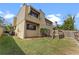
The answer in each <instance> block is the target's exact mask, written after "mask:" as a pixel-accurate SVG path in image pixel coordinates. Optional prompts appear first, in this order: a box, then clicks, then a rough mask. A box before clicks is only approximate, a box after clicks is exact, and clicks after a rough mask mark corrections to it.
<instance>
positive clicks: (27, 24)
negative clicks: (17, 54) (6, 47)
mask: <svg viewBox="0 0 79 59" xmlns="http://www.w3.org/2000/svg"><path fill="white" fill-rule="evenodd" d="M13 27H14V29H15V35H16V36H18V37H19V38H22V39H23V38H27V37H41V36H42V34H41V29H47V31H46V35H47V36H52V27H53V26H52V22H51V21H49V20H48V19H47V18H45V14H44V12H43V11H42V10H37V9H35V8H33V7H32V6H29V5H26V4H23V6H22V7H21V8H20V10H19V12H18V14H17V15H16V16H15V17H14V21H13ZM44 35H45V33H44Z"/></svg>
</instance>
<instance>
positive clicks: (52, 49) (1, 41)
mask: <svg viewBox="0 0 79 59" xmlns="http://www.w3.org/2000/svg"><path fill="white" fill-rule="evenodd" d="M75 49H79V47H78V46H77V45H76V44H75V42H74V41H73V40H71V39H68V38H64V39H60V40H59V39H52V38H28V40H27V39H24V40H22V39H19V38H16V37H12V36H2V37H1V38H0V54H28V55H36V54H38V55H48V54H51V55H52V54H54V55H55V54H57V55H59V54H69V53H70V54H71V52H73V51H75ZM78 52H79V50H78Z"/></svg>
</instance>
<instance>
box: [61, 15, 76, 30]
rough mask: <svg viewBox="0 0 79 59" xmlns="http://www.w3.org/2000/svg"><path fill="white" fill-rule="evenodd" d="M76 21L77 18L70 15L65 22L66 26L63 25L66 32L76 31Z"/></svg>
mask: <svg viewBox="0 0 79 59" xmlns="http://www.w3.org/2000/svg"><path fill="white" fill-rule="evenodd" d="M74 19H75V16H71V15H69V16H68V17H67V19H66V20H65V21H64V24H63V26H62V27H63V29H64V30H75V28H74V22H75V21H74Z"/></svg>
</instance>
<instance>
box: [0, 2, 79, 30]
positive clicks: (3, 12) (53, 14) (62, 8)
mask: <svg viewBox="0 0 79 59" xmlns="http://www.w3.org/2000/svg"><path fill="white" fill-rule="evenodd" d="M27 5H31V6H32V7H34V8H35V9H37V10H39V9H41V10H42V11H43V12H44V13H45V17H46V18H48V19H49V20H50V21H52V22H53V23H54V22H55V21H57V22H58V24H60V25H61V24H63V21H64V20H65V19H66V17H67V16H68V15H72V16H74V15H75V28H77V29H79V3H27ZM21 7H22V3H0V16H2V17H4V18H5V22H6V23H12V21H13V17H14V16H16V15H17V13H18V11H19V9H20V8H21Z"/></svg>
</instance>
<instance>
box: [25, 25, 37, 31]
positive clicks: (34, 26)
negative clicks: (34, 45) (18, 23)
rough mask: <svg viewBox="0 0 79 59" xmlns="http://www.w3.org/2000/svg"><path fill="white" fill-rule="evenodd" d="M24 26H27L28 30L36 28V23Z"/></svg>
mask: <svg viewBox="0 0 79 59" xmlns="http://www.w3.org/2000/svg"><path fill="white" fill-rule="evenodd" d="M26 28H27V29H28V30H36V25H35V24H27V25H26Z"/></svg>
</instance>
